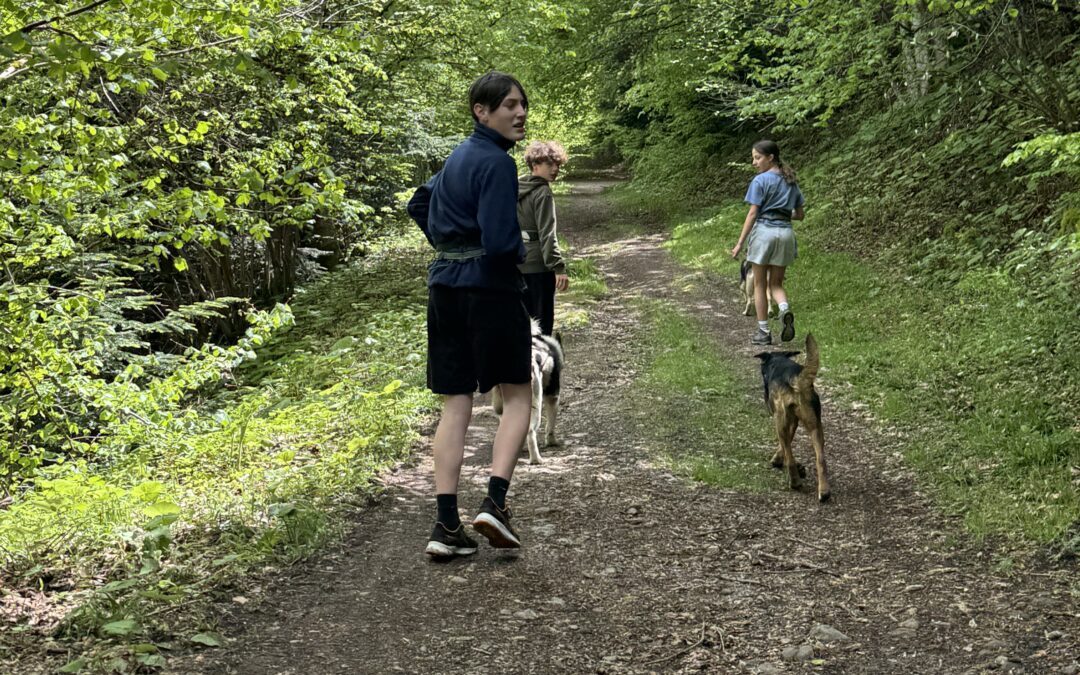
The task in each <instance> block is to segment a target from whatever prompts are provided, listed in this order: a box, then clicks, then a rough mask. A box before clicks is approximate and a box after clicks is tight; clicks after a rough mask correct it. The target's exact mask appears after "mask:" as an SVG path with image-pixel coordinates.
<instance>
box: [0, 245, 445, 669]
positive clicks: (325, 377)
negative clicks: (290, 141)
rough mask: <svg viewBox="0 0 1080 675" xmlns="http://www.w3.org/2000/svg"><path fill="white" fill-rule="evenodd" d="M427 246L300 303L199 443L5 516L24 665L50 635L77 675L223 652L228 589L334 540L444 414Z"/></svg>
mask: <svg viewBox="0 0 1080 675" xmlns="http://www.w3.org/2000/svg"><path fill="white" fill-rule="evenodd" d="M419 243H420V242H419V241H418V237H415V236H410V237H406V238H405V239H404V240H401V241H399V242H398V243H397V244H394V245H393V246H390V247H388V248H385V249H383V250H378V251H373V252H372V253H371V254H370V255H369V257H368V259H366V260H364V261H362V262H361V263H360V264H357V265H355V266H352V267H349V268H348V269H344V270H341V271H338V272H335V273H333V274H329V275H326V276H325V277H323V278H322V279H321V280H319V281H318V282H316V283H314V284H312V285H311V286H309V287H307V288H306V289H304V291H303V292H301V293H298V295H297V297H296V299H295V301H294V303H293V312H294V316H295V326H294V327H293V328H292V329H291V330H289V331H288V332H286V333H284V334H283V335H280V336H279V337H277V338H275V339H273V340H272V341H270V342H269V343H268V344H265V345H264V346H262V347H261V348H260V349H258V351H257V353H256V354H252V356H253V357H254V358H252V359H251V360H249V361H248V362H247V363H246V364H244V365H242V366H240V367H238V368H237V369H236V370H234V372H233V374H232V376H231V377H229V378H226V380H225V381H223V382H221V383H220V386H218V387H216V388H215V389H212V390H208V391H207V392H206V393H205V395H204V396H203V397H202V398H201V399H199V400H195V401H193V402H192V404H191V406H190V408H189V409H188V411H187V413H186V415H187V419H186V424H185V425H183V429H184V431H183V432H182V433H181V432H173V433H169V434H162V435H160V436H159V437H157V438H156V441H155V442H154V444H153V445H148V446H145V447H140V448H132V449H131V451H130V452H128V453H125V454H123V455H122V456H119V457H117V458H115V459H114V460H113V461H105V462H99V463H95V464H90V463H85V462H71V463H67V464H62V465H57V466H55V467H54V468H53V469H51V470H50V471H49V472H47V473H43V475H42V476H41V478H40V479H39V480H37V481H36V482H35V483H34V484H32V485H31V486H29V488H28V489H27V490H25V491H24V492H23V493H21V494H20V495H19V497H18V498H17V499H16V500H15V502H14V503H13V504H12V505H11V506H10V508H9V509H7V510H4V511H0V552H2V555H3V561H4V562H3V565H4V567H3V571H4V576H5V578H6V579H7V583H8V584H9V585H11V586H13V587H14V590H13V591H11V592H9V593H8V594H7V595H6V596H5V597H4V599H3V605H2V608H3V610H4V612H3V613H4V615H5V618H6V619H7V620H8V621H10V622H11V623H10V626H9V629H8V630H6V631H5V634H6V636H7V637H6V638H5V639H4V642H8V644H7V645H6V646H7V647H8V650H9V653H10V654H12V655H14V657H15V658H16V659H18V658H25V654H23V655H22V656H20V653H21V652H22V651H23V650H24V649H25V648H26V643H27V642H33V640H34V639H35V638H37V639H40V638H41V637H42V635H43V634H51V635H52V637H54V638H55V639H56V640H58V643H56V644H60V645H62V646H61V647H59V648H58V647H56V646H55V644H54V648H53V650H52V651H54V652H64V651H66V653H67V658H68V659H69V662H68V664H67V667H66V668H67V670H66V671H65V672H78V671H80V670H92V671H106V672H108V671H117V672H122V671H130V670H132V669H134V668H137V667H148V668H156V667H161V666H164V665H165V658H164V654H165V653H167V650H168V649H170V648H174V647H176V646H177V645H178V644H183V643H185V642H188V641H194V642H195V643H197V644H202V645H207V646H216V645H219V644H221V643H222V637H221V636H220V635H218V634H217V633H215V632H213V630H212V628H213V626H212V625H205V624H201V623H200V621H201V620H200V619H199V618H198V617H200V616H203V615H202V614H201V613H200V611H199V607H200V606H201V605H202V604H204V603H205V601H206V600H208V599H210V598H212V597H213V595H214V593H215V592H217V591H219V590H220V589H221V588H222V587H225V586H227V585H228V584H229V583H230V582H231V580H233V579H235V578H237V577H238V576H239V575H242V574H244V572H245V571H246V570H249V569H252V568H257V567H258V566H260V565H262V564H265V563H266V562H271V561H274V562H288V561H290V560H295V559H298V558H300V557H302V556H304V555H306V554H307V553H309V552H311V551H312V550H314V549H315V548H316V547H317V546H319V545H320V544H321V543H322V542H324V541H325V540H326V539H327V537H330V536H334V534H335V533H336V532H337V531H338V530H339V528H340V526H341V524H342V521H343V515H344V514H345V513H346V512H347V511H348V510H349V509H350V508H353V507H355V506H356V505H362V504H364V503H366V501H367V497H368V495H370V494H371V493H373V492H374V491H375V490H376V489H377V487H376V483H374V482H373V478H374V477H375V476H376V475H377V474H378V472H379V471H381V470H383V469H385V468H387V467H389V466H391V465H392V464H394V463H396V462H398V461H400V460H401V459H402V458H404V457H405V456H406V455H407V453H408V451H409V448H410V447H411V445H412V444H413V442H414V441H415V439H416V437H417V428H418V425H419V424H420V422H421V420H422V418H423V417H424V416H425V415H426V414H427V413H428V412H429V411H431V410H432V408H433V405H434V403H435V399H434V397H433V396H432V395H431V394H430V393H429V392H427V391H426V389H425V388H424V356H423V345H424V322H425V310H424V306H425V300H426V289H425V287H424V283H423V279H424V278H425V270H424V262H425V258H426V255H425V253H424V252H423V251H422V249H421V248H420V247H419ZM174 428H176V425H171V426H170V427H169V429H174ZM31 596H35V597H37V598H39V602H38V603H33V604H31V603H29V602H26V601H25V599H26V598H29V597H31ZM41 604H44V605H45V607H42V606H41ZM9 641H10V642H9ZM61 665H62V664H61Z"/></svg>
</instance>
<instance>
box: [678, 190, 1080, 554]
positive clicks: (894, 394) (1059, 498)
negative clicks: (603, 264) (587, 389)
mask: <svg viewBox="0 0 1080 675" xmlns="http://www.w3.org/2000/svg"><path fill="white" fill-rule="evenodd" d="M745 215H746V206H745V205H744V204H741V203H738V202H732V203H728V204H726V205H723V206H721V207H719V208H717V209H712V210H711V211H710V212H709V213H708V214H707V215H701V214H699V215H697V216H690V217H686V218H684V219H682V220H681V222H678V224H677V225H676V226H675V227H674V230H673V234H672V238H671V240H670V242H669V247H670V249H671V251H672V252H673V253H674V255H675V257H676V258H677V259H678V260H679V261H680V262H682V263H684V264H686V265H688V266H690V267H692V268H697V269H702V270H707V271H710V272H714V273H716V274H719V275H721V276H723V277H726V278H729V279H737V278H738V276H737V275H738V263H737V262H736V261H734V260H732V259H731V256H730V248H731V246H732V245H733V244H734V243H735V240H736V239H737V237H738V233H739V228H740V227H741V225H742V221H743V218H744V217H745ZM796 232H797V234H798V237H799V246H800V248H799V258H798V260H797V261H796V262H795V264H794V265H793V266H792V267H790V268H789V270H788V276H787V281H786V283H785V287H786V288H787V290H788V291H789V292H790V294H791V298H792V310H793V311H794V312H795V315H796V316H797V317H798V323H797V326H798V333H799V335H800V336H803V335H806V333H807V332H808V331H813V333H814V336H815V337H817V339H818V342H819V343H820V344H821V348H822V355H823V357H822V358H823V361H824V363H825V364H826V366H827V367H828V368H829V371H830V372H829V375H830V381H831V382H833V383H834V390H833V392H832V393H833V394H834V395H837V396H838V397H840V398H841V399H843V400H846V402H847V404H848V405H850V406H853V407H855V406H869V408H870V411H871V412H872V413H873V415H874V416H875V418H876V419H877V420H879V421H880V422H881V423H882V424H884V425H888V426H890V427H894V428H898V429H899V430H900V431H901V432H902V433H903V434H904V441H905V446H906V456H907V458H908V460H909V461H910V462H911V463H912V465H913V466H914V467H916V469H917V470H918V471H919V473H920V474H921V476H922V478H923V479H924V480H925V481H926V482H927V483H928V484H929V485H930V486H932V487H933V488H934V492H935V494H936V495H937V496H938V498H939V501H940V503H941V504H942V505H943V506H944V507H945V508H946V509H948V510H949V511H950V512H953V513H957V514H961V515H962V516H963V518H964V521H965V523H966V524H967V526H968V528H970V530H971V531H972V532H973V533H974V534H975V535H976V536H985V535H991V534H993V535H1005V536H1009V537H1011V538H1013V539H1014V540H1015V542H1019V541H1025V540H1026V541H1029V542H1037V543H1040V544H1048V543H1056V544H1058V545H1060V546H1061V547H1063V548H1065V549H1067V550H1069V549H1071V550H1073V551H1076V550H1080V530H1078V528H1077V524H1078V523H1080V492H1078V479H1077V476H1076V473H1075V472H1076V470H1077V469H1076V467H1080V425H1077V421H1076V400H1077V399H1078V398H1080V381H1078V379H1077V378H1078V377H1080V375H1078V373H1080V355H1078V353H1077V351H1076V350H1072V351H1069V350H1064V351H1062V350H1059V349H1056V348H1055V347H1054V344H1055V342H1054V341H1052V340H1050V339H1048V337H1047V336H1055V335H1059V333H1058V332H1057V331H1061V330H1073V327H1072V326H1067V325H1064V323H1063V321H1064V317H1061V316H1050V315H1048V313H1046V312H1039V311H1037V310H1033V309H1029V308H1027V302H1028V300H1027V298H1028V297H1029V294H1025V293H1024V292H1023V289H1017V288H1015V287H1014V285H1013V284H1012V283H1011V282H1010V280H1009V279H1008V278H1006V277H1003V276H1001V275H992V274H989V273H979V272H972V273H970V274H969V275H968V276H967V277H966V278H964V279H963V280H961V282H960V283H959V284H957V285H956V286H955V287H954V288H940V287H931V286H929V285H926V284H923V285H920V284H919V279H918V278H917V276H914V275H913V276H905V275H903V274H902V273H901V272H899V271H896V270H893V269H888V268H886V267H885V266H884V265H877V264H873V263H868V262H866V261H863V260H859V259H856V258H854V257H852V256H851V255H848V254H842V253H833V252H829V242H830V230H829V221H828V206H827V205H821V206H818V207H817V208H815V209H812V210H810V213H809V218H808V220H807V221H806V222H805V223H798V224H796ZM751 328H752V321H751V320H750V319H747V331H750V329H751ZM841 383H847V385H848V386H847V387H844V386H841ZM1070 528H1071V529H1070Z"/></svg>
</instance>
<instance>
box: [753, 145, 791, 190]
mask: <svg viewBox="0 0 1080 675" xmlns="http://www.w3.org/2000/svg"><path fill="white" fill-rule="evenodd" d="M754 150H757V151H758V154H759V155H771V156H772V158H773V161H774V162H776V166H777V167H778V168H779V169H780V175H782V176H783V177H784V182H785V183H787V184H788V185H795V184H796V183H798V180H797V179H796V178H795V169H792V168H791V167H790V166H788V165H787V164H785V163H784V161H783V160H782V159H780V146H779V145H777V144H776V142H775V141H770V140H760V141H758V142H757V143H754Z"/></svg>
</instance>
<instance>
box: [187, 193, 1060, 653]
mask: <svg viewBox="0 0 1080 675" xmlns="http://www.w3.org/2000/svg"><path fill="white" fill-rule="evenodd" d="M607 185H608V183H604V182H580V183H577V184H575V185H573V186H572V188H573V189H572V190H571V193H570V194H568V195H563V196H560V197H559V202H558V208H559V220H560V224H561V225H562V230H563V234H564V235H565V236H566V237H567V238H568V239H569V240H570V241H571V243H572V244H573V245H574V247H575V248H576V250H577V251H578V252H580V253H583V254H586V255H589V256H591V257H593V258H594V260H595V261H596V263H597V265H598V267H599V269H600V270H601V272H602V273H603V275H604V276H605V278H606V280H607V283H608V286H609V288H610V295H609V296H608V298H607V299H605V301H604V302H602V303H600V304H598V305H597V306H596V307H595V308H593V311H591V321H590V323H589V325H587V326H586V327H584V328H580V329H575V330H574V331H573V332H571V333H569V334H568V335H567V336H566V337H567V341H566V352H567V360H568V370H567V373H566V375H565V380H564V383H565V384H564V387H565V389H564V391H565V394H564V397H563V405H562V413H561V416H560V419H559V422H560V425H559V426H560V433H559V435H560V438H561V440H562V441H563V443H564V445H563V447H560V448H547V449H546V450H545V458H546V460H547V461H546V463H545V464H543V465H541V466H531V465H529V464H528V463H527V460H523V461H522V463H521V464H520V465H519V467H518V469H517V473H516V474H515V477H514V482H513V485H512V491H511V495H510V501H511V503H512V505H513V507H514V512H515V523H516V526H517V527H518V529H519V531H520V532H521V535H522V538H523V542H524V548H523V549H522V551H521V552H520V554H519V555H517V556H516V557H508V556H507V554H505V553H496V552H495V551H493V550H492V549H491V548H489V547H487V546H486V545H485V544H482V545H481V548H480V551H479V552H478V553H477V554H476V555H474V556H471V557H468V558H464V559H459V560H456V561H453V562H451V563H447V564H437V563H433V562H431V561H429V560H428V559H427V558H426V556H424V555H423V547H424V543H425V541H426V539H425V538H426V536H427V534H428V532H429V530H430V527H431V523H432V516H433V514H434V510H435V509H434V498H433V496H432V494H431V493H432V490H431V478H430V476H431V455H430V451H429V449H427V448H423V449H421V451H419V452H418V453H417V458H416V460H415V461H414V462H413V463H412V464H410V465H406V466H402V467H400V468H399V469H398V470H397V471H395V472H394V473H392V474H390V475H387V476H386V477H385V483H386V491H385V493H384V495H383V497H382V499H381V502H380V503H379V504H378V505H375V506H373V507H372V508H370V509H368V510H366V511H365V512H364V513H363V515H362V517H361V518H360V519H358V521H357V522H356V524H355V528H354V531H353V532H352V534H351V535H349V536H348V537H347V538H346V539H345V541H343V542H342V543H341V545H340V546H337V547H335V548H333V549H332V550H329V551H327V552H325V553H324V554H322V555H320V556H318V557H317V558H315V559H314V560H312V561H309V562H307V563H304V564H302V565H299V566H297V567H296V568H293V569H290V570H286V571H285V572H283V573H281V574H280V575H279V576H276V577H274V578H272V579H265V580H263V581H262V582H260V586H261V592H259V593H257V594H255V593H249V594H248V596H249V597H251V598H252V600H251V601H250V602H248V603H246V604H242V605H241V604H233V605H230V607H229V608H228V609H227V610H226V611H225V612H224V616H223V618H222V629H223V632H224V633H225V634H226V635H227V636H228V637H229V638H230V640H229V645H228V646H227V647H226V648H224V649H223V650H220V651H214V652H209V651H207V652H202V653H200V654H193V655H189V656H187V657H185V658H183V659H177V660H175V661H173V663H172V666H171V669H170V672H176V673H180V672H184V673H188V672H199V673H252V674H255V673H258V674H264V673H281V674H286V673H297V674H301V673H303V674H308V673H361V672H362V673H386V672H408V673H436V672H437V673H473V672H498V673H548V672H560V673H562V672H565V673H587V672H600V673H645V672H697V671H704V672H714V673H740V672H745V673H755V672H756V673H780V672H806V671H810V670H812V671H816V672H826V673H981V672H984V671H988V670H993V671H995V672H1029V673H1076V672H1077V666H1076V661H1075V660H1074V659H1076V658H1077V656H1078V655H1080V614H1078V612H1080V608H1078V602H1077V599H1076V598H1075V597H1072V596H1070V575H1072V574H1075V569H1061V568H1053V567H1049V566H1047V567H1044V568H1042V569H1033V568H1030V567H1029V568H1025V569H1013V570H1011V571H1009V572H1007V573H1006V572H1005V571H1001V570H1000V569H999V568H998V567H996V565H995V561H994V556H993V550H992V549H991V548H990V547H989V545H981V544H976V543H974V542H972V541H971V540H970V539H969V538H968V537H967V536H966V535H964V534H963V532H962V531H961V528H960V524H959V523H958V522H956V521H955V520H952V519H948V518H945V517H943V516H942V515H940V514H939V513H937V512H936V511H935V510H934V509H933V507H932V506H931V505H930V504H929V503H928V501H927V500H926V499H925V498H924V497H923V496H921V495H920V493H919V492H918V490H917V487H916V485H915V483H914V481H913V478H912V475H911V473H910V472H909V471H908V470H907V469H906V468H905V467H904V466H903V464H902V463H901V461H900V459H899V455H898V452H897V450H896V449H895V447H893V446H894V441H893V440H892V439H890V438H889V437H887V436H886V435H885V434H881V433H878V432H875V431H874V430H873V429H872V428H871V425H870V424H869V423H867V422H866V421H865V420H864V419H862V418H860V417H859V416H858V415H856V414H853V413H850V412H848V411H844V410H841V409H840V408H839V407H837V406H833V405H831V404H830V400H829V389H830V387H831V386H835V385H834V383H832V382H830V378H829V373H828V370H827V367H828V359H829V353H828V345H823V346H822V361H823V364H824V366H825V370H823V372H822V375H821V376H820V377H819V388H820V389H821V390H822V392H823V397H824V406H825V434H826V453H827V457H828V459H829V463H830V468H831V472H832V490H833V500H832V501H831V502H830V503H828V504H824V505H822V504H818V502H817V501H816V499H815V498H814V496H813V494H811V493H810V492H800V493H795V492H790V491H788V490H786V489H784V488H783V487H782V485H781V481H780V479H779V476H778V474H777V480H776V489H775V490H773V491H768V492H765V493H757V494H754V493H749V492H741V491H732V490H718V489H715V488H710V487H706V486H701V485H695V484H693V483H691V482H690V481H688V480H687V479H684V478H681V477H678V476H675V475H673V474H671V473H670V472H669V471H667V470H665V469H663V468H662V467H659V466H658V465H656V464H654V462H653V455H652V453H651V452H650V448H649V447H648V441H647V440H645V439H644V438H643V436H642V434H641V430H640V429H639V428H638V425H641V424H643V423H644V422H643V421H642V420H640V419H633V418H632V417H631V416H629V415H627V414H626V406H625V397H626V392H627V389H628V388H629V387H630V385H631V384H632V382H633V381H634V379H635V375H636V373H637V372H639V371H640V368H641V363H640V362H641V354H640V348H639V346H638V345H636V343H635V340H636V339H637V336H638V335H639V334H640V326H639V320H640V315H639V312H638V310H637V309H635V300H636V299H638V298H642V297H647V298H651V299H659V300H662V301H664V302H667V303H672V304H673V305H674V306H677V307H679V308H682V309H683V310H685V311H686V312H688V313H689V314H691V315H692V316H694V317H696V318H697V319H698V320H700V321H701V322H702V325H704V326H705V327H706V329H707V332H708V333H709V337H710V340H711V342H710V344H707V345H703V347H706V348H710V349H717V350H719V351H720V353H721V354H722V355H723V356H724V357H725V358H728V359H731V360H732V362H734V363H737V364H740V367H745V368H748V369H753V368H756V367H757V362H756V361H755V360H753V359H752V358H751V355H752V354H753V353H754V351H757V350H755V349H751V346H750V344H749V340H748V336H749V334H750V331H751V329H752V327H753V323H752V321H751V320H750V319H748V318H746V317H743V316H741V314H740V310H741V302H740V301H739V300H738V292H737V290H736V288H735V284H734V280H725V279H705V280H704V282H701V280H700V278H699V279H698V283H696V284H693V285H692V288H691V290H689V291H687V290H683V289H684V287H685V286H687V284H684V283H682V282H683V281H684V280H685V278H686V277H687V276H688V275H689V274H690V273H689V272H687V271H686V270H685V269H683V268H681V267H679V266H678V265H677V264H676V263H675V262H674V261H673V260H672V259H671V257H670V255H669V254H668V253H667V252H666V251H665V250H664V249H663V248H661V244H662V241H663V235H661V234H659V233H651V234H644V235H634V236H630V237H627V236H625V235H617V234H615V233H614V230H613V229H612V228H611V227H610V226H611V223H610V221H609V220H608V219H609V218H610V217H611V216H610V214H611V212H612V209H611V208H610V206H609V204H608V201H607V197H606V195H605V194H604V192H603V188H604V187H606V186H607ZM620 237H621V238H620ZM699 277H700V275H699ZM803 337H804V336H802V335H799V336H798V338H797V344H798V345H799V346H801V340H802V338H803ZM747 396H748V397H753V398H755V399H759V398H760V392H758V391H748V392H747ZM760 423H761V424H762V425H769V424H770V420H769V419H768V417H767V416H766V413H765V412H764V406H762V414H761V418H760ZM473 424H474V426H473V427H472V428H471V430H470V435H469V439H468V443H469V447H468V448H467V458H466V463H465V469H464V471H463V476H462V487H461V507H462V511H463V514H462V515H463V517H471V515H472V514H473V509H475V508H476V507H477V506H479V503H480V499H481V497H482V495H483V492H484V487H485V485H486V480H487V466H488V462H489V457H490V448H491V440H492V436H493V433H494V429H495V425H496V419H495V417H494V415H492V414H491V412H490V406H489V405H488V397H480V398H478V399H477V403H476V409H475V414H474V422H473ZM796 439H797V440H796V443H797V445H796V454H797V455H798V456H799V457H800V458H801V460H802V461H803V462H804V463H807V460H808V459H809V455H810V450H809V443H808V441H807V439H806V437H805V436H804V435H803V434H802V432H801V431H800V432H799V435H798V436H797V437H796ZM770 454H771V448H762V454H761V470H762V471H763V472H767V471H770V470H771V469H769V468H768V466H767V462H768V459H769V456H770ZM523 457H524V455H523ZM255 598H257V599H255Z"/></svg>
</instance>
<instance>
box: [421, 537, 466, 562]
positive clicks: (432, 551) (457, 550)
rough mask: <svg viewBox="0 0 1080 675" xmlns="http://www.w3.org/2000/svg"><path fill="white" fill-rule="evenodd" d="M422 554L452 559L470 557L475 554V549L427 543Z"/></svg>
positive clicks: (439, 542) (437, 542) (436, 542)
mask: <svg viewBox="0 0 1080 675" xmlns="http://www.w3.org/2000/svg"><path fill="white" fill-rule="evenodd" d="M424 553H427V554H428V555H429V556H431V557H433V558H452V557H454V556H457V555H472V554H473V553H476V547H475V546H470V547H465V546H447V545H446V544H444V543H442V542H441V541H429V542H428V543H427V548H426V549H424Z"/></svg>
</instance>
